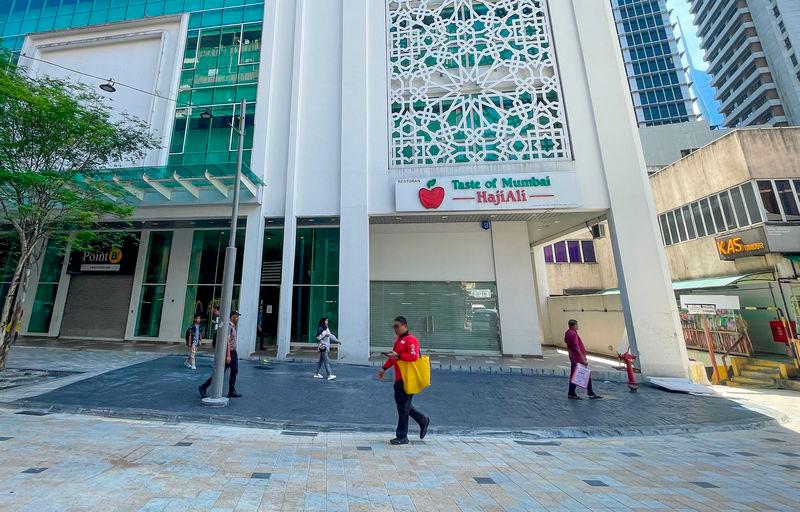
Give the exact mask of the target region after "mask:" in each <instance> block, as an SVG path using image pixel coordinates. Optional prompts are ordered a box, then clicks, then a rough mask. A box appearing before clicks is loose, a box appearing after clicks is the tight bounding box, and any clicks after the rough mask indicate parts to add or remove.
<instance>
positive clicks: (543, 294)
mask: <svg viewBox="0 0 800 512" xmlns="http://www.w3.org/2000/svg"><path fill="white" fill-rule="evenodd" d="M531 261H532V262H533V280H534V284H535V285H536V307H537V309H536V311H537V312H538V313H539V327H540V329H541V330H542V343H543V344H548V345H552V344H554V340H553V339H552V336H553V332H552V328H551V325H550V306H549V304H548V302H547V301H548V299H549V298H550V283H549V282H548V280H547V262H545V261H544V246H543V245H536V246H534V247H533V249H532V253H531Z"/></svg>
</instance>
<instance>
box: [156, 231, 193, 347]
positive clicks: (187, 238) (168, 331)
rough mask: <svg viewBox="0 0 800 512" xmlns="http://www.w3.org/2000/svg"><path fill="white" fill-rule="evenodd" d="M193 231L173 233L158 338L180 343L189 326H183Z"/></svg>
mask: <svg viewBox="0 0 800 512" xmlns="http://www.w3.org/2000/svg"><path fill="white" fill-rule="evenodd" d="M193 240H194V230H193V229H176V230H174V231H173V232H172V247H171V248H170V254H169V266H168V268H167V283H166V288H165V292H164V306H163V308H162V309H161V326H160V329H159V333H158V338H159V339H161V340H164V341H180V340H182V339H183V332H184V329H185V328H186V327H188V325H186V326H184V325H183V313H184V311H183V310H184V307H185V306H186V283H187V281H188V280H189V263H190V261H191V256H192V241H193Z"/></svg>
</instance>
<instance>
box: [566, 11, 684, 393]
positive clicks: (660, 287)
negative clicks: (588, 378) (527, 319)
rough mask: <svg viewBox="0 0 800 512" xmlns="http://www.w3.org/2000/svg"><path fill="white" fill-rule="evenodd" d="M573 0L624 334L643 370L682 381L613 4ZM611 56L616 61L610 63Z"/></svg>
mask: <svg viewBox="0 0 800 512" xmlns="http://www.w3.org/2000/svg"><path fill="white" fill-rule="evenodd" d="M571 2H572V11H573V14H574V16H575V20H576V28H577V33H578V37H579V38H580V44H581V47H582V50H583V60H584V62H583V65H584V68H585V70H586V78H587V82H588V85H589V93H590V97H591V102H592V105H593V107H594V111H595V114H594V121H595V131H596V133H597V137H598V140H599V144H600V151H601V156H602V161H603V168H604V169H605V182H606V185H607V189H608V196H609V202H610V205H611V212H610V213H609V226H610V228H611V236H612V245H613V249H614V257H615V260H616V269H617V275H618V278H619V287H620V291H621V294H622V303H623V310H624V315H625V324H626V328H627V332H628V337H629V339H630V342H631V345H632V347H633V348H634V350H635V351H637V352H638V356H639V363H640V364H641V368H642V372H643V373H644V374H646V375H648V376H652V377H679V378H687V377H688V370H687V366H688V358H687V355H686V345H685V344H684V341H683V335H682V330H681V326H680V321H679V318H678V309H677V305H676V303H675V297H674V293H673V290H672V285H671V279H670V274H669V270H668V268H667V263H666V257H665V255H664V247H663V245H662V241H661V236H660V235H659V231H658V226H657V225H656V212H655V206H654V204H653V196H652V191H651V190H650V184H649V182H648V178H647V173H646V169H645V163H644V156H643V153H642V148H641V142H640V141H639V135H638V130H637V128H636V121H635V117H634V113H633V107H632V105H631V101H630V91H629V90H628V88H627V87H626V86H624V84H625V83H626V77H625V73H624V70H623V66H622V58H621V56H620V52H619V43H618V39H617V35H616V33H615V31H614V29H613V23H612V21H611V20H612V15H611V7H610V5H609V3H608V2H592V1H587V0H571ZM611 55H613V56H614V60H615V64H616V65H615V66H609V65H608V62H609V56H611ZM610 120H611V121H610ZM613 121H616V122H614V123H613V126H612V125H611V124H610V123H611V122H613Z"/></svg>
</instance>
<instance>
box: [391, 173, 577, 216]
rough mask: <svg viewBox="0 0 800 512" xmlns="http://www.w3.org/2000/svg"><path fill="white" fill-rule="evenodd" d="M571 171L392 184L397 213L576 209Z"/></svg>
mask: <svg viewBox="0 0 800 512" xmlns="http://www.w3.org/2000/svg"><path fill="white" fill-rule="evenodd" d="M579 206H580V194H579V192H578V180H577V177H576V175H575V173H574V172H552V173H534V174H491V175H483V176H443V177H442V176H440V177H436V178H419V179H401V180H397V182H396V183H395V208H396V209H397V211H398V212H430V211H439V212H451V211H470V210H530V209H551V208H577V207H579Z"/></svg>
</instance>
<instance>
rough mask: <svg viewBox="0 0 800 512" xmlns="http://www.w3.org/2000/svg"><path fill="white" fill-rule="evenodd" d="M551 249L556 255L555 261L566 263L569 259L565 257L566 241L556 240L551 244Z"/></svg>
mask: <svg viewBox="0 0 800 512" xmlns="http://www.w3.org/2000/svg"><path fill="white" fill-rule="evenodd" d="M553 251H554V252H555V256H556V263H568V262H569V259H568V258H567V243H566V242H556V243H554V244H553Z"/></svg>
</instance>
